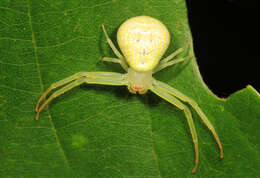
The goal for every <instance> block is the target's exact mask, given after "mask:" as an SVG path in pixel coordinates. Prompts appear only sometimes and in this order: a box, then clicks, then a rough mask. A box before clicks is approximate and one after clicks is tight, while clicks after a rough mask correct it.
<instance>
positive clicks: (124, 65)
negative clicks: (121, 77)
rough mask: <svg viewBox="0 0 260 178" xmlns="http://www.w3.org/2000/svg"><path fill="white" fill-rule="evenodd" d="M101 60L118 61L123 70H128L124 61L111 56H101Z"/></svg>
mask: <svg viewBox="0 0 260 178" xmlns="http://www.w3.org/2000/svg"><path fill="white" fill-rule="evenodd" d="M102 61H108V62H114V63H119V64H120V65H121V66H122V68H123V69H124V70H125V71H128V66H127V65H126V63H125V62H122V60H121V59H118V58H111V57H103V58H102Z"/></svg>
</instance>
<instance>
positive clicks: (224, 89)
mask: <svg viewBox="0 0 260 178" xmlns="http://www.w3.org/2000/svg"><path fill="white" fill-rule="evenodd" d="M187 5H188V13H189V23H190V26H191V31H192V35H193V40H194V42H193V43H194V49H195V54H196V57H197V60H198V65H199V68H200V72H201V74H202V77H203V79H204V81H205V82H206V84H207V85H208V87H209V88H210V89H211V90H212V91H213V92H214V93H215V94H217V95H218V96H220V97H227V96H229V95H230V94H232V93H234V92H235V91H237V90H240V89H242V88H245V87H246V86H247V85H248V84H250V85H252V86H253V87H254V88H255V89H257V90H258V92H259V89H260V88H259V87H257V83H258V84H259V82H258V81H259V77H260V72H259V70H260V68H259V66H260V65H259V64H257V62H258V63H259V61H260V49H259V46H260V45H259V42H260V41H259V33H260V31H259V27H258V25H259V24H260V23H259V22H260V18H259V16H260V13H259V12H260V9H259V8H260V7H259V6H257V5H256V1H254V0H187Z"/></svg>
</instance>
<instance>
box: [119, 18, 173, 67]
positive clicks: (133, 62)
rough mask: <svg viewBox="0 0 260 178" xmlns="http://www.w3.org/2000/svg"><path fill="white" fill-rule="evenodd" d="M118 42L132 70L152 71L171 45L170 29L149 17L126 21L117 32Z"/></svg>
mask: <svg viewBox="0 0 260 178" xmlns="http://www.w3.org/2000/svg"><path fill="white" fill-rule="evenodd" d="M117 41H118V44H119V47H120V49H121V51H122V53H123V54H124V56H125V58H126V60H127V62H128V64H129V65H130V67H131V68H133V69H134V70H136V71H139V72H146V71H151V70H152V69H153V68H154V67H155V66H156V65H157V64H158V62H159V61H160V59H161V57H162V56H163V54H164V53H165V51H166V50H167V48H168V46H169V43H170V34H169V31H168V29H167V28H166V27H165V25H164V24H162V23H161V22H160V21H159V20H157V19H154V18H152V17H148V16H138V17H133V18H130V19H128V20H127V21H125V22H124V23H123V24H122V25H121V26H120V28H119V30H118V32H117Z"/></svg>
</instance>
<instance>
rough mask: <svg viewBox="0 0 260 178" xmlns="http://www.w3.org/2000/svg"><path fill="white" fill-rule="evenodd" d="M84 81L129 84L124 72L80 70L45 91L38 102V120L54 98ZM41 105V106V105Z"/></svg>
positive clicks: (89, 82) (104, 83)
mask: <svg viewBox="0 0 260 178" xmlns="http://www.w3.org/2000/svg"><path fill="white" fill-rule="evenodd" d="M82 83H88V84H103V85H127V84H128V82H127V80H126V76H125V75H124V74H119V73H114V72H79V73H76V74H74V75H72V76H70V77H68V78H65V79H64V80H61V81H59V82H57V83H54V84H52V85H51V87H50V88H48V89H47V90H46V92H44V94H43V95H42V96H41V97H40V99H39V100H38V102H37V106H36V109H35V111H36V112H37V115H36V120H38V118H39V114H40V112H41V111H42V110H43V109H44V108H45V107H46V105H47V104H48V103H50V102H51V101H52V100H53V99H54V98H56V97H58V96H60V95H61V94H63V93H65V92H67V91H69V90H71V89H72V88H74V87H76V86H79V85H81V84H82ZM63 85H65V86H64V87H62V88H61V89H59V90H57V91H56V92H54V93H53V94H52V95H51V96H50V97H49V98H48V99H47V100H46V101H45V102H44V103H43V104H42V105H41V106H40V103H41V101H42V99H43V98H46V96H47V95H48V94H49V93H50V92H51V91H52V90H53V89H55V88H58V87H61V86H63ZM39 106H40V107H39Z"/></svg>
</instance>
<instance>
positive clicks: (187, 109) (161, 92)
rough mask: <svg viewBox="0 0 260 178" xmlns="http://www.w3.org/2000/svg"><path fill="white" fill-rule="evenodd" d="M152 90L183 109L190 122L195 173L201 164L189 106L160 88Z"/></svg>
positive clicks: (155, 87) (193, 170) (153, 87)
mask: <svg viewBox="0 0 260 178" xmlns="http://www.w3.org/2000/svg"><path fill="white" fill-rule="evenodd" d="M150 90H151V91H152V92H154V93H155V94H157V95H158V96H160V97H161V98H163V99H165V100H166V101H168V102H169V103H171V104H173V105H175V106H176V107H177V108H179V109H181V110H182V111H183V112H184V115H185V117H186V119H187V121H188V125H189V128H190V132H191V136H192V140H193V142H194V151H195V165H194V168H193V169H192V173H195V172H196V169H197V167H198V164H199V146H198V137H197V132H196V129H195V125H194V122H193V119H192V115H191V112H190V110H189V108H188V107H187V106H185V105H184V104H182V103H181V102H180V101H179V100H177V99H176V98H175V97H173V96H172V95H170V94H168V93H167V92H165V91H163V90H161V89H160V88H159V87H158V86H152V87H151V88H150Z"/></svg>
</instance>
